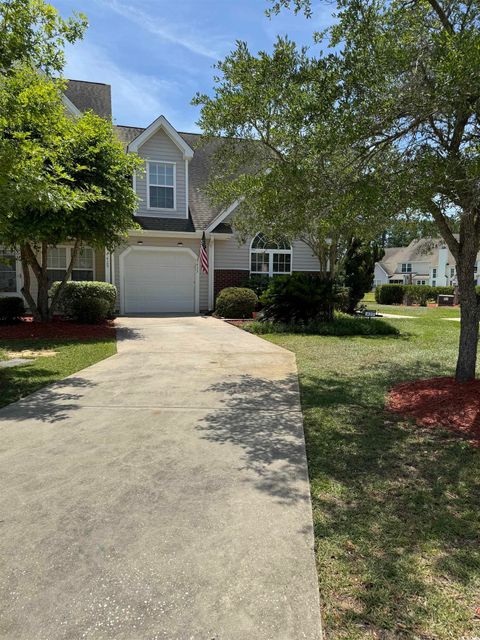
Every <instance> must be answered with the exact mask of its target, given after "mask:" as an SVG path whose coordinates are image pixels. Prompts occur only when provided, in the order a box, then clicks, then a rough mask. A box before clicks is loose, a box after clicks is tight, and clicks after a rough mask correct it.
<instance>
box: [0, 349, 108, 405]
mask: <svg viewBox="0 0 480 640" xmlns="http://www.w3.org/2000/svg"><path fill="white" fill-rule="evenodd" d="M24 349H33V350H35V351H36V350H39V349H45V350H48V351H55V352H56V355H53V356H49V357H43V356H40V357H37V358H35V359H34V360H32V362H31V364H26V365H23V366H19V367H12V368H9V369H0V407H3V406H5V405H7V404H9V403H10V402H14V401H15V400H19V399H20V398H22V397H23V396H26V395H28V394H29V393H32V392H33V391H36V390H37V389H40V388H41V387H44V386H45V385H47V384H50V383H51V382H55V381H56V380H61V379H62V378H65V376H68V375H70V374H72V373H75V372H76V371H79V370H80V369H84V368H85V367H89V366H90V365H92V364H95V362H98V361H99V360H103V359H104V358H108V357H109V356H112V355H113V354H115V353H116V343H115V339H114V338H110V339H109V338H107V339H101V340H75V341H67V340H5V341H0V359H2V353H3V357H4V358H5V357H6V354H5V351H6V350H9V351H23V350H24Z"/></svg>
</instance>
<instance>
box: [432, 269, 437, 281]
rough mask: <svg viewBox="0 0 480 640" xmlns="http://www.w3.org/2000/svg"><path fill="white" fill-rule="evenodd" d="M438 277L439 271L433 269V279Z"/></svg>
mask: <svg viewBox="0 0 480 640" xmlns="http://www.w3.org/2000/svg"><path fill="white" fill-rule="evenodd" d="M436 277H437V269H436V267H434V268H433V269H432V278H436Z"/></svg>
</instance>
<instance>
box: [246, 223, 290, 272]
mask: <svg viewBox="0 0 480 640" xmlns="http://www.w3.org/2000/svg"><path fill="white" fill-rule="evenodd" d="M250 273H251V274H262V275H266V276H270V277H271V276H275V275H280V274H286V273H292V247H291V246H290V244H289V243H288V242H271V241H270V240H268V239H267V238H266V237H265V236H264V235H263V233H257V235H256V236H255V238H254V239H253V240H252V244H251V247H250Z"/></svg>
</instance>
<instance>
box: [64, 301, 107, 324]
mask: <svg viewBox="0 0 480 640" xmlns="http://www.w3.org/2000/svg"><path fill="white" fill-rule="evenodd" d="M109 311H110V302H109V301H108V300H104V299H102V298H78V300H73V302H72V304H71V309H70V313H71V318H72V319H73V320H75V321H76V322H80V323H82V324H98V323H99V322H103V321H104V320H106V319H107V317H108V314H109Z"/></svg>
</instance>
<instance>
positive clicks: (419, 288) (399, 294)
mask: <svg viewBox="0 0 480 640" xmlns="http://www.w3.org/2000/svg"><path fill="white" fill-rule="evenodd" d="M453 293H454V287H431V286H429V285H425V284H382V285H379V286H378V287H377V288H376V289H375V300H376V301H377V302H378V304H406V305H411V304H419V305H421V306H422V307H425V306H426V304H427V302H428V301H432V302H436V301H437V297H438V296H439V295H453Z"/></svg>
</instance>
